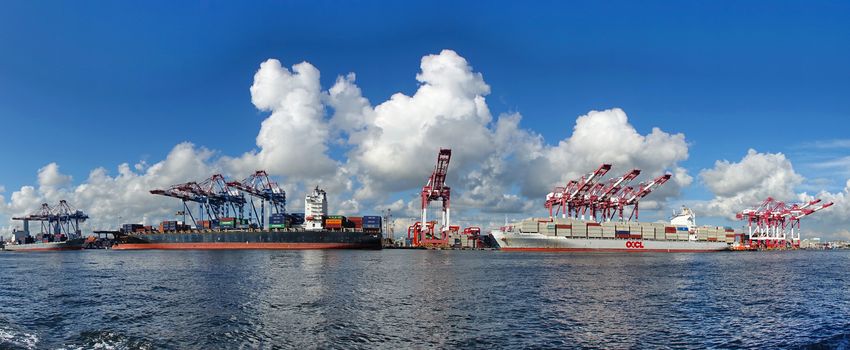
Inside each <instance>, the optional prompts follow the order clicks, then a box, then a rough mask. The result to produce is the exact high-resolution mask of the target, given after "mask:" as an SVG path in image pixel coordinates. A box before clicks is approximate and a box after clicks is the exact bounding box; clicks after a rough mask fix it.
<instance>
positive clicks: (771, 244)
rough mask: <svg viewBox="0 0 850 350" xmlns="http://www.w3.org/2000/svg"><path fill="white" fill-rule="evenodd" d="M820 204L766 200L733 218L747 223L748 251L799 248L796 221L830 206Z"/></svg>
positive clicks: (828, 204)
mask: <svg viewBox="0 0 850 350" xmlns="http://www.w3.org/2000/svg"><path fill="white" fill-rule="evenodd" d="M821 202H822V201H821V200H820V199H814V200H811V201H808V202H806V203H795V204H791V205H788V204H786V203H785V202H781V201H777V200H775V199H774V198H773V197H768V198H767V199H765V200H764V201H762V202H761V204H760V205H758V206H757V207H754V208H748V209H744V210H742V211H740V212H738V213H737V214H736V215H735V216H736V217H737V218H738V220H746V221H747V227H748V233H749V237H750V241H749V242H748V244H749V246H750V247H751V248H756V249H775V248H788V247H789V246H791V247H795V248H796V247H799V246H800V219H802V218H804V217H806V216H809V215H811V214H814V213H816V212H818V211H821V210H823V209H826V208H828V207H830V206H832V205H833V203H832V202H829V203H825V204H820V203H821ZM818 204H820V205H818Z"/></svg>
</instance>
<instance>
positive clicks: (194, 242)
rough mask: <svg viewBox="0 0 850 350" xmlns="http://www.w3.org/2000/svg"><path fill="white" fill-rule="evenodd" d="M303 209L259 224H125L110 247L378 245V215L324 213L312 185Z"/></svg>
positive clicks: (322, 198) (321, 195) (321, 196)
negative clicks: (261, 225) (155, 226)
mask: <svg viewBox="0 0 850 350" xmlns="http://www.w3.org/2000/svg"><path fill="white" fill-rule="evenodd" d="M304 204H305V205H304V210H305V212H304V213H299V214H287V213H273V214H270V215H269V221H268V226H267V227H265V228H263V227H259V226H258V225H256V224H251V223H249V222H248V220H245V219H240V218H235V217H220V218H219V219H217V220H201V221H199V222H197V224H196V226H195V227H194V228H193V227H191V226H189V225H185V224H184V223H183V222H179V221H164V222H162V223H161V224H160V226H159V228H158V229H157V228H154V227H151V226H143V225H135V224H127V225H124V227H123V228H122V230H121V231H122V233H123V234H121V235H120V236H119V238H118V239H117V243H116V244H115V245H114V246H113V249H119V250H139V249H178V250H181V249H226V250H232V249H381V243H382V242H381V240H382V220H381V217H380V216H362V217H351V216H350V217H345V216H341V215H328V202H327V194H326V193H325V191H324V190H321V189H319V188H318V187H316V188H315V189H314V190H313V191H312V193H309V194H307V196H306V198H305V200H304Z"/></svg>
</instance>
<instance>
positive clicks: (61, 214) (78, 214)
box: [12, 199, 89, 238]
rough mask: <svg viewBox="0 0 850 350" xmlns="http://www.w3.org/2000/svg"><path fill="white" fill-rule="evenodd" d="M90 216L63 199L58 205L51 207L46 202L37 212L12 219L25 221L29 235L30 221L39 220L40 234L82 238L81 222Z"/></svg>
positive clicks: (25, 229)
mask: <svg viewBox="0 0 850 350" xmlns="http://www.w3.org/2000/svg"><path fill="white" fill-rule="evenodd" d="M88 218H89V216H88V215H86V213H84V212H82V211H81V210H77V209H75V208H74V207H72V206H71V205H70V204H68V202H67V201H65V200H64V199H63V200H60V201H59V204H58V205H56V206H52V207H51V206H50V205H48V204H47V203H44V204H42V205H41V208H39V209H38V210H37V211H36V212H34V213H31V214H29V215H25V216H20V217H13V218H12V220H20V221H23V222H24V232H26V234H27V235H30V225H29V223H30V221H38V222H39V223H40V224H41V232H40V234H49V235H58V234H62V235H65V236H67V237H69V238H80V237H82V231H80V223H82V222H85V221H86V220H88Z"/></svg>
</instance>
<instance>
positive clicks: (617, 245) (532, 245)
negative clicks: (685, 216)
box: [491, 232, 729, 253]
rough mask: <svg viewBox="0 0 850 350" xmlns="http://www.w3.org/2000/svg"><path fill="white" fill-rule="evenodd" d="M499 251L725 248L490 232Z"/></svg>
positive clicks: (721, 246) (711, 244) (721, 247)
mask: <svg viewBox="0 0 850 350" xmlns="http://www.w3.org/2000/svg"><path fill="white" fill-rule="evenodd" d="M491 235H492V236H493V238H494V240H495V241H496V243H497V244H498V245H499V249H500V250H504V251H538V252H626V253H641V252H646V253H648V252H663V253H697V252H719V251H725V250H729V245H728V244H726V243H724V242H705V241H663V240H649V239H613V238H572V237H563V236H545V235H541V234H530V233H503V232H493V233H491Z"/></svg>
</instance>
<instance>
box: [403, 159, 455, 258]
mask: <svg viewBox="0 0 850 350" xmlns="http://www.w3.org/2000/svg"><path fill="white" fill-rule="evenodd" d="M451 158H452V150H451V149H448V148H441V149H440V151H439V153H438V154H437V164H436V165H435V166H434V171H432V172H431V176H430V177H428V181H427V182H426V183H425V186H423V187H422V192H421V193H420V197H421V200H422V202H421V203H422V221H419V222H417V223H415V224H413V225H412V226H410V228H408V238H411V239H412V243H413V245H414V246H425V245H439V246H442V245H446V244H448V231H449V230H450V227H451V225H450V223H451V187H449V186H447V185H446V175H447V174H448V170H449V161H450V160H451ZM437 200H439V201H441V202H442V217H441V220H440V227H436V223H435V222H429V221H428V206H429V205H430V204H431V202H433V201H437Z"/></svg>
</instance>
